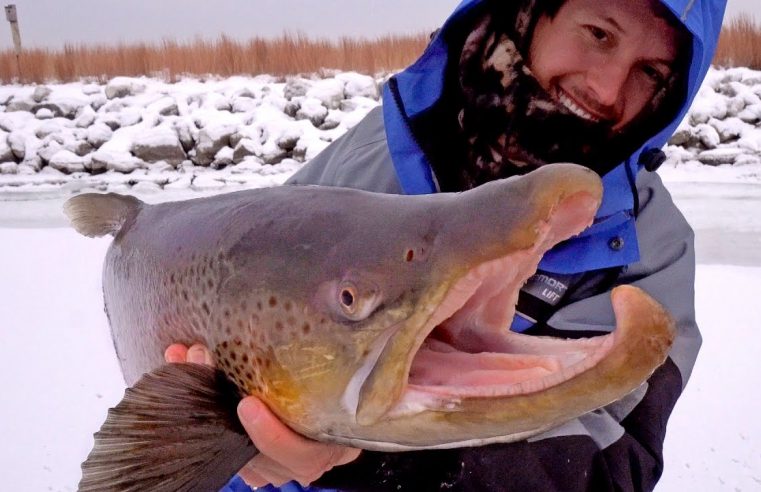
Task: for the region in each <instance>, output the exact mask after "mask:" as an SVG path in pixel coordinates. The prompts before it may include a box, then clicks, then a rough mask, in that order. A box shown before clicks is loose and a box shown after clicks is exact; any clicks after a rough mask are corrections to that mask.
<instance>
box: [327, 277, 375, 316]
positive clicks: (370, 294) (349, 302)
mask: <svg viewBox="0 0 761 492" xmlns="http://www.w3.org/2000/svg"><path fill="white" fill-rule="evenodd" d="M361 287H362V290H360V287H358V286H357V285H356V284H355V283H354V282H352V281H346V280H344V281H343V282H341V283H340V284H339V285H338V288H337V289H336V291H335V294H334V295H335V296H336V297H335V299H336V301H337V302H338V308H339V310H340V313H341V314H342V315H343V316H344V317H346V318H348V319H349V320H351V321H361V320H363V319H365V318H367V317H368V316H370V315H371V314H372V313H373V311H375V308H376V307H378V304H379V303H380V296H379V295H378V292H377V290H376V289H374V288H372V287H370V286H367V285H362V286H361Z"/></svg>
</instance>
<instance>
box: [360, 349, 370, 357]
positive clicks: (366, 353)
mask: <svg viewBox="0 0 761 492" xmlns="http://www.w3.org/2000/svg"><path fill="white" fill-rule="evenodd" d="M368 355H370V349H368V348H366V349H365V350H363V351H362V357H367V356H368Z"/></svg>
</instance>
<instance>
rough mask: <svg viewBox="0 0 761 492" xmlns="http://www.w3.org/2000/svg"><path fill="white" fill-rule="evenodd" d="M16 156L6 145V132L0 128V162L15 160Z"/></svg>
mask: <svg viewBox="0 0 761 492" xmlns="http://www.w3.org/2000/svg"><path fill="white" fill-rule="evenodd" d="M15 159H16V156H15V155H14V154H13V151H12V150H11V146H10V145H8V134H7V133H6V132H4V131H2V130H0V162H8V161H15Z"/></svg>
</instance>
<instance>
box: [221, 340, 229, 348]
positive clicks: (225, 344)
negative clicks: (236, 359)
mask: <svg viewBox="0 0 761 492" xmlns="http://www.w3.org/2000/svg"><path fill="white" fill-rule="evenodd" d="M229 346H230V344H229V343H227V340H225V341H224V342H222V348H223V349H225V350H227V347H229Z"/></svg>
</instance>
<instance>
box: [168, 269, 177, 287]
mask: <svg viewBox="0 0 761 492" xmlns="http://www.w3.org/2000/svg"><path fill="white" fill-rule="evenodd" d="M175 282H176V279H175V278H174V272H172V274H171V275H169V283H170V284H172V285H174V284H175Z"/></svg>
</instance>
